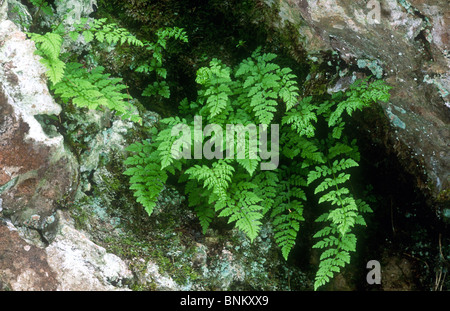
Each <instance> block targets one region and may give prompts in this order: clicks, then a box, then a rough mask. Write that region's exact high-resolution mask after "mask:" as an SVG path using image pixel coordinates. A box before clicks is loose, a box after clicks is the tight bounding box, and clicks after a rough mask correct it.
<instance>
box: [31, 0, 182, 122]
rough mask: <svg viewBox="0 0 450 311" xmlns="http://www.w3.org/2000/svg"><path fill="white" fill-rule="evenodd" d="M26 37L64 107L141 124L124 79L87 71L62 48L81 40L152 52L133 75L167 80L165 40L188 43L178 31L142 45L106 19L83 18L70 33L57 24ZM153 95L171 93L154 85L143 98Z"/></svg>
mask: <svg viewBox="0 0 450 311" xmlns="http://www.w3.org/2000/svg"><path fill="white" fill-rule="evenodd" d="M35 2H36V1H35ZM36 3H37V2H36ZM39 4H40V8H43V9H45V8H46V7H47V6H46V2H45V1H40V2H39ZM29 36H30V38H31V39H32V40H33V41H35V43H36V47H37V51H36V53H37V54H38V55H40V56H41V60H40V61H41V62H42V63H43V64H44V65H45V66H46V67H47V72H46V73H47V76H48V78H49V80H50V82H51V88H52V90H54V93H55V95H57V96H59V97H60V99H61V100H62V101H63V102H64V103H69V102H71V103H73V104H74V105H76V106H78V107H87V108H89V109H102V108H108V109H110V110H112V111H115V112H116V114H117V115H119V116H121V117H122V118H123V119H130V120H132V121H134V122H141V118H140V116H139V115H138V113H137V111H136V109H135V108H134V107H133V106H132V105H131V104H130V102H131V99H132V98H131V96H130V95H129V93H128V92H127V86H126V85H125V84H124V83H123V79H122V78H113V77H111V75H110V74H109V73H105V68H104V67H102V66H97V67H96V68H93V69H88V68H86V67H85V66H84V65H83V64H82V63H81V62H80V61H78V60H75V61H72V59H71V57H72V58H73V55H67V54H62V53H61V50H62V47H63V46H66V45H67V44H72V43H74V42H75V41H77V40H78V39H79V38H80V36H81V37H82V38H83V41H84V43H85V44H92V43H94V41H97V43H99V44H103V43H105V44H108V45H109V46H114V45H129V46H133V47H135V48H145V49H148V50H153V51H154V52H153V59H151V61H150V63H149V64H143V65H141V66H140V67H139V68H138V69H137V70H136V71H138V72H147V73H148V72H150V71H155V72H156V73H157V74H158V75H159V76H160V77H162V78H166V74H167V72H166V70H165V69H164V68H163V66H162V61H163V57H162V49H163V48H165V46H166V44H167V40H168V39H169V38H175V39H179V40H181V41H184V42H186V41H187V36H186V34H185V32H184V30H183V29H181V28H167V29H161V30H159V31H158V32H157V40H156V42H155V43H153V42H149V41H145V40H143V41H141V40H139V39H138V38H137V37H135V36H134V35H133V34H131V33H130V32H129V31H128V30H127V29H125V28H122V27H119V26H118V25H117V24H116V23H107V19H105V18H102V19H87V18H82V19H80V22H79V23H77V24H74V25H73V30H70V31H69V30H66V29H65V28H64V26H63V25H62V24H59V25H58V26H56V27H54V29H53V31H51V32H47V33H45V34H37V33H29ZM154 94H159V95H161V96H163V97H166V98H168V97H169V96H170V90H169V87H168V85H167V83H166V82H165V81H161V82H159V81H155V82H154V84H152V85H150V86H149V87H148V88H147V89H146V90H145V91H144V94H143V95H145V96H149V95H154Z"/></svg>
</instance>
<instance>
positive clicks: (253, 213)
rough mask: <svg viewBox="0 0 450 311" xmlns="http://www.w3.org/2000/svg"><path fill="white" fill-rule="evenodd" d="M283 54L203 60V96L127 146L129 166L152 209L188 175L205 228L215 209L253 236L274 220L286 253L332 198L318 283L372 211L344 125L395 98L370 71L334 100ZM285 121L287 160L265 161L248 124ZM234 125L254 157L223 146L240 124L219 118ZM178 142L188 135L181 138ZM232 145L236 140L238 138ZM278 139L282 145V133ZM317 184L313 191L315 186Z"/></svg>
mask: <svg viewBox="0 0 450 311" xmlns="http://www.w3.org/2000/svg"><path fill="white" fill-rule="evenodd" d="M275 58H276V55H275V54H272V53H262V52H261V50H260V49H257V50H256V51H255V52H254V53H253V54H252V57H250V58H248V59H246V60H244V61H243V62H242V63H241V64H240V65H239V66H237V68H235V69H234V70H233V69H231V68H229V67H228V66H226V65H225V64H223V63H222V62H221V61H219V60H217V59H213V60H212V61H211V62H210V65H209V66H208V67H203V68H200V69H199V70H198V71H197V79H196V81H197V83H198V84H199V85H200V87H201V88H200V90H199V91H198V98H197V100H196V101H195V102H189V101H188V100H187V99H185V100H183V101H182V102H181V103H180V112H181V114H182V116H183V118H180V117H171V118H166V119H163V120H162V121H161V123H162V125H163V130H162V131H160V132H159V133H158V134H157V135H156V138H155V139H154V140H153V141H150V140H146V141H144V142H137V143H135V144H133V145H131V146H130V147H129V148H128V151H130V152H131V155H130V157H129V158H128V159H127V160H126V164H127V165H129V169H128V170H127V171H126V172H125V174H126V175H129V176H130V182H131V187H130V188H131V189H132V190H134V192H135V193H134V195H135V196H136V197H137V200H138V202H140V203H142V204H143V206H144V207H145V210H146V211H147V213H148V214H149V215H150V214H151V213H152V212H153V209H154V207H155V205H156V203H157V200H158V197H159V195H160V193H161V191H162V190H163V189H164V185H165V183H166V182H167V179H168V174H169V173H170V174H173V175H178V176H179V180H180V182H182V183H185V192H186V195H187V197H188V200H189V206H190V207H191V208H193V209H194V210H195V211H196V213H197V215H198V218H199V221H200V224H201V226H202V228H203V231H204V232H206V230H207V229H208V228H209V226H210V224H211V222H212V220H213V219H214V217H215V216H219V217H225V218H227V219H228V222H229V223H234V224H235V227H237V228H238V229H240V230H242V231H243V232H245V233H246V235H247V236H248V237H249V239H250V240H251V241H253V240H254V239H255V238H256V237H257V236H258V234H259V231H260V229H261V225H262V223H263V222H265V221H269V222H271V224H272V226H273V229H274V238H275V241H276V242H277V244H278V245H279V246H280V248H281V252H282V254H283V256H284V258H285V259H287V258H288V255H289V253H290V251H291V250H292V248H293V247H294V245H295V242H296V239H297V234H298V232H299V231H300V230H301V222H303V221H305V218H304V215H303V211H304V209H305V208H308V207H311V206H313V205H315V204H319V205H320V206H323V207H324V208H325V211H324V212H323V214H322V215H321V216H320V217H319V218H318V219H317V220H316V221H317V222H320V223H323V227H322V229H320V230H319V231H318V232H317V233H316V234H315V238H316V239H318V241H317V243H316V244H315V245H314V248H318V249H322V250H323V252H322V255H321V257H320V264H319V269H318V272H317V275H316V280H315V285H314V288H315V289H318V288H319V287H320V286H322V285H324V284H326V283H327V282H328V281H329V280H330V279H331V278H332V277H333V275H334V274H335V273H337V272H339V271H340V270H341V268H342V267H344V266H345V265H346V264H348V263H349V262H350V253H351V252H353V251H355V247H356V241H357V238H356V236H355V234H354V233H353V228H354V227H355V226H356V225H364V224H365V221H364V218H363V215H364V214H365V213H368V212H370V211H371V209H370V207H369V206H368V204H367V203H365V202H364V201H362V200H360V199H357V198H355V196H354V195H355V194H353V193H351V191H350V188H349V182H350V180H351V169H352V168H355V167H357V166H358V161H359V152H358V148H357V145H356V140H352V141H349V138H348V137H347V136H345V135H343V131H344V129H345V125H346V123H345V120H346V118H347V117H348V116H351V115H352V114H353V112H354V111H355V110H362V109H363V108H365V107H368V106H369V105H371V104H372V103H375V102H377V101H379V100H381V101H387V100H388V99H389V87H388V86H386V85H385V84H384V83H383V82H382V81H375V82H372V83H369V80H368V79H365V80H361V81H357V82H356V83H355V84H353V85H352V86H351V87H350V88H349V89H348V90H347V91H346V92H338V93H336V94H333V96H332V97H331V98H329V99H328V100H325V101H321V100H320V99H319V98H313V97H312V96H310V97H305V98H300V94H299V87H298V85H297V82H296V76H295V75H294V74H293V73H292V71H291V70H290V69H289V68H281V67H280V66H279V65H277V64H276V63H275V62H273V60H274V59H275ZM283 110H284V112H282V111H283ZM199 117H202V118H203V119H206V120H208V122H209V124H215V125H217V126H218V127H219V129H218V128H217V127H215V129H214V130H213V131H211V132H210V136H211V137H208V136H207V137H203V138H202V139H200V140H199V139H198V138H197V140H196V138H195V131H196V130H198V128H197V127H198V125H196V118H199ZM276 122H279V123H281V129H280V145H281V147H280V154H281V155H280V156H281V159H280V162H281V165H280V166H279V167H276V166H278V165H275V167H272V168H271V169H267V170H258V169H257V168H258V166H260V165H261V164H262V161H263V160H264V159H263V157H262V156H258V155H256V156H255V154H254V153H251V152H250V150H251V147H255V148H256V150H257V151H258V152H260V153H259V154H260V155H261V154H264V152H262V151H263V150H262V149H263V147H264V146H263V145H262V144H261V143H259V144H258V143H256V144H255V145H254V146H251V145H252V144H251V140H250V136H251V135H250V131H249V127H246V126H250V125H251V124H260V125H262V126H263V128H264V126H266V127H267V126H268V125H271V124H274V123H276ZM321 124H324V126H325V127H327V128H328V132H327V133H326V135H325V136H323V135H321V134H319V132H318V131H317V129H316V128H317V127H318V126H320V125H321ZM226 125H242V127H241V129H244V131H243V132H244V133H245V135H246V136H245V137H246V139H248V141H249V143H248V144H246V145H245V146H246V147H244V149H245V157H241V158H240V157H237V158H233V157H227V158H224V157H220V156H219V155H220V153H221V152H224V151H225V150H228V149H227V148H229V146H228V145H227V143H229V142H230V141H234V135H235V133H232V134H231V136H232V137H230V136H229V134H228V133H227V136H226V139H224V140H223V141H221V140H220V139H218V137H219V136H220V135H219V133H220V128H224V127H225V126H226ZM173 129H180V131H178V130H176V131H175V133H179V132H182V131H187V132H188V133H194V139H193V144H194V150H193V151H192V150H191V149H190V148H186V146H187V147H189V146H190V145H191V142H192V137H191V134H189V135H186V136H185V135H184V133H183V136H182V137H181V138H180V137H179V135H174V131H173ZM200 130H201V129H200ZM212 133H214V135H212ZM154 134H156V133H154ZM266 134H267V133H266ZM322 136H323V137H322ZM209 138H211V139H210V140H208V141H207V139H209ZM176 142H181V144H179V145H178V147H176V148H174V147H173V146H174V144H175V143H176ZM208 143H209V145H208ZM196 144H200V146H203V145H205V144H206V145H208V146H210V147H211V151H212V149H213V148H212V146H214V147H215V151H214V152H213V153H214V154H215V155H216V156H215V157H212V158H211V159H206V158H202V157H199V156H198V154H196V152H197V151H196V150H195V145H196ZM232 146H233V147H236V146H237V145H236V141H234V145H232ZM265 147H267V146H265ZM271 148H272V151H273V150H274V149H275V150H276V145H275V144H274V143H273V142H272V143H271ZM181 149H183V150H181ZM185 149H186V150H185ZM234 150H237V149H236V148H235V149H234ZM266 151H267V150H266ZM180 155H183V156H180ZM252 155H253V156H252ZM308 189H309V190H311V191H312V192H313V194H314V197H308V196H307V195H306V193H307V191H306V190H308ZM313 202H314V203H313Z"/></svg>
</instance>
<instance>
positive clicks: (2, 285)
mask: <svg viewBox="0 0 450 311" xmlns="http://www.w3.org/2000/svg"><path fill="white" fill-rule="evenodd" d="M57 286H58V281H57V279H56V273H55V272H54V271H53V270H52V268H51V267H50V266H49V264H48V262H47V254H46V252H45V250H43V249H41V248H39V247H36V246H34V245H30V244H28V243H27V242H25V241H24V240H23V239H22V238H21V237H20V235H19V233H18V231H17V229H16V228H15V227H14V226H13V225H12V224H11V223H9V224H6V223H4V222H3V223H2V222H0V289H1V290H13V291H50V290H56V288H57Z"/></svg>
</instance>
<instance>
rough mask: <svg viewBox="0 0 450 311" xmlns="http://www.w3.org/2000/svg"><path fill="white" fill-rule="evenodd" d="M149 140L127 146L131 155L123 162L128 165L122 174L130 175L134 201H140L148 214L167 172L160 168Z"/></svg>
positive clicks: (151, 210)
mask: <svg viewBox="0 0 450 311" xmlns="http://www.w3.org/2000/svg"><path fill="white" fill-rule="evenodd" d="M152 148H153V147H152V145H151V143H150V142H149V141H147V140H144V141H143V142H142V143H139V142H137V143H134V144H132V145H130V146H129V147H128V148H127V151H129V152H132V153H133V155H132V156H130V157H128V158H127V160H126V161H125V162H124V164H125V165H128V166H130V168H128V169H127V170H126V171H125V172H124V174H125V175H129V176H130V183H131V186H130V189H132V190H133V191H134V196H135V197H136V198H137V199H136V201H137V202H138V203H141V204H142V205H143V206H144V208H145V211H146V212H147V213H148V214H149V215H150V214H152V212H153V209H154V207H155V206H156V201H157V199H158V197H159V195H160V193H161V191H162V190H163V189H164V187H165V186H164V185H165V182H166V181H167V173H166V172H165V171H164V170H161V166H160V164H159V163H158V162H159V159H158V158H157V156H158V154H157V153H155V152H153V149H152Z"/></svg>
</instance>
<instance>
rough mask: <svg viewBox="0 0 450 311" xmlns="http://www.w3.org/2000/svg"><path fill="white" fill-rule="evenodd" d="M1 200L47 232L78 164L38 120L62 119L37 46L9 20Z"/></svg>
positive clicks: (1, 38)
mask: <svg viewBox="0 0 450 311" xmlns="http://www.w3.org/2000/svg"><path fill="white" fill-rule="evenodd" d="M0 46H1V47H0V63H2V64H3V66H1V67H0V139H1V149H2V152H1V153H0V197H1V199H2V213H3V215H4V216H7V217H9V218H11V219H13V223H14V224H15V225H18V224H21V225H27V226H30V227H33V228H36V229H45V227H46V224H47V219H48V217H51V215H52V214H54V212H55V206H56V203H57V202H58V201H60V200H62V199H64V198H65V197H66V196H67V195H68V194H69V193H70V192H71V191H72V190H73V189H74V188H75V187H76V182H77V175H78V173H77V166H78V164H77V162H76V160H75V158H74V157H73V155H72V154H71V153H70V152H69V151H68V150H66V148H65V146H64V139H63V136H62V135H60V134H56V135H54V136H49V135H47V134H46V132H45V131H44V129H43V127H42V126H41V124H40V123H39V122H38V120H37V119H36V118H37V117H38V116H47V115H58V114H59V113H60V112H61V107H60V106H59V105H58V104H56V103H55V102H54V100H53V98H52V96H51V95H50V93H49V91H48V88H47V84H46V78H45V76H44V72H45V68H44V67H43V65H42V64H41V63H40V62H39V57H38V56H37V55H34V52H35V47H34V43H33V42H32V41H30V40H26V37H25V34H24V33H22V32H20V31H19V30H18V28H17V27H16V26H15V25H14V24H13V23H12V22H10V21H8V20H6V21H3V22H2V23H1V24H0Z"/></svg>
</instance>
